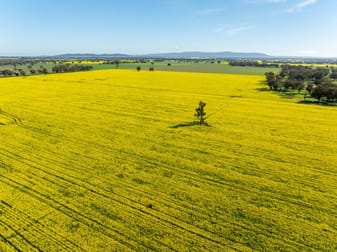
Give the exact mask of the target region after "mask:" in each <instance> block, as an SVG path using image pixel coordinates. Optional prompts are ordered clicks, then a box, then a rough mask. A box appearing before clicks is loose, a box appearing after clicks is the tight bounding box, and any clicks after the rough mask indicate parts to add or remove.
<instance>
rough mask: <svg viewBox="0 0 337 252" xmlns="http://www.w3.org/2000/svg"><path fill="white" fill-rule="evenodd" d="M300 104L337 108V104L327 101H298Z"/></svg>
mask: <svg viewBox="0 0 337 252" xmlns="http://www.w3.org/2000/svg"><path fill="white" fill-rule="evenodd" d="M297 103H299V104H309V105H316V106H317V105H321V106H327V107H337V103H330V102H325V101H320V102H318V101H310V100H302V101H298V102H297Z"/></svg>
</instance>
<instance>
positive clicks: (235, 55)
mask: <svg viewBox="0 0 337 252" xmlns="http://www.w3.org/2000/svg"><path fill="white" fill-rule="evenodd" d="M142 56H144V57H154V58H269V57H271V56H269V55H267V54H264V53H256V52H178V53H176V52H175V53H157V54H146V55H142Z"/></svg>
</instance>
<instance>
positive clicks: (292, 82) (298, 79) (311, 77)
mask: <svg viewBox="0 0 337 252" xmlns="http://www.w3.org/2000/svg"><path fill="white" fill-rule="evenodd" d="M265 76H266V81H267V84H268V86H269V88H270V89H271V90H275V91H281V90H283V91H294V90H295V91H298V93H300V92H301V91H302V90H304V91H305V94H304V98H306V97H307V95H310V96H311V97H312V98H315V99H317V101H318V102H320V101H322V98H323V99H324V100H325V101H326V102H328V103H329V102H337V85H336V83H334V81H336V79H337V69H336V68H321V67H317V68H312V67H308V66H290V65H284V66H282V69H281V71H280V73H279V74H275V73H273V72H267V73H265Z"/></svg>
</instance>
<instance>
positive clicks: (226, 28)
mask: <svg viewBox="0 0 337 252" xmlns="http://www.w3.org/2000/svg"><path fill="white" fill-rule="evenodd" d="M251 29H253V27H252V26H248V25H237V26H236V25H230V24H224V25H223V24H222V25H218V27H217V28H216V29H214V32H215V33H224V34H227V35H236V34H239V33H241V32H243V31H248V30H251Z"/></svg>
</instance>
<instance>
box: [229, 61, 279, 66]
mask: <svg viewBox="0 0 337 252" xmlns="http://www.w3.org/2000/svg"><path fill="white" fill-rule="evenodd" d="M228 64H229V65H231V66H242V67H244V66H249V67H280V64H278V63H267V62H259V61H252V60H231V61H229V62H228Z"/></svg>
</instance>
